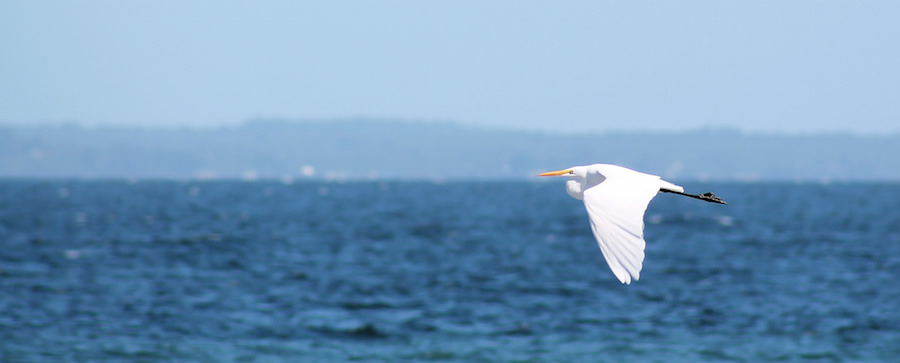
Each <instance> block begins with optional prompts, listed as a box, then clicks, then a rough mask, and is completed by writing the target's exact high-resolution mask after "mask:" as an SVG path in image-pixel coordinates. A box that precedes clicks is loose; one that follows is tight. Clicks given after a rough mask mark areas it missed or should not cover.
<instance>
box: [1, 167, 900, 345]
mask: <svg viewBox="0 0 900 363" xmlns="http://www.w3.org/2000/svg"><path fill="white" fill-rule="evenodd" d="M681 184H682V185H684V186H685V187H686V188H687V190H688V191H689V192H698V193H699V192H707V191H711V192H714V193H716V195H718V196H720V197H722V198H723V199H725V200H726V201H727V202H728V203H729V205H727V206H723V205H716V204H711V203H704V202H702V201H697V200H694V199H689V198H684V197H681V196H677V195H671V194H660V195H659V196H657V197H656V198H655V199H654V200H653V202H652V203H651V204H650V207H649V209H648V211H647V214H646V217H645V223H646V229H645V238H646V240H647V252H646V255H647V257H646V260H645V261H644V270H643V272H642V274H641V278H640V281H637V282H634V283H633V284H631V285H628V286H626V285H622V284H621V283H619V282H618V281H617V280H616V278H615V277H614V276H613V274H612V272H611V271H610V270H609V268H608V267H607V265H606V263H605V261H604V259H603V256H602V255H601V253H600V249H599V248H598V247H597V244H596V242H595V241H594V239H593V236H592V235H591V231H590V226H589V223H588V219H587V215H586V213H585V210H584V207H583V205H582V204H581V202H579V201H577V200H574V199H572V198H570V197H569V196H568V195H567V194H566V193H565V187H564V185H563V183H561V182H559V181H548V182H531V181H484V182H461V181H460V182H456V181H448V182H400V181H389V182H378V181H367V182H296V183H289V184H288V183H281V182H277V181H255V182H242V181H143V180H141V181H30V180H5V181H0V361H3V362H70V361H71V362H93V361H126V362H163V361H165V362H168V361H178V362H348V361H353V362H423V361H434V362H850V361H852V362H897V361H900V184H897V183H837V182H836V183H736V182H735V183H689V182H688V183H681Z"/></svg>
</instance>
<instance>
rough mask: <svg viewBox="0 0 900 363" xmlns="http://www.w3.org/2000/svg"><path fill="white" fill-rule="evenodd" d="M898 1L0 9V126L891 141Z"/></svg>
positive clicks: (898, 123) (31, 4) (89, 4)
mask: <svg viewBox="0 0 900 363" xmlns="http://www.w3.org/2000/svg"><path fill="white" fill-rule="evenodd" d="M898 19H900V2H898V1H752V2H751V1H742V2H737V1H640V2H637V1H590V2H552V1H521V0H520V1H421V0H417V1H315V2H299V1H240V2H238V1H161V0H160V1H33V0H29V1H10V0H5V1H2V2H0V123H7V124H8V123H15V124H34V123H56V122H60V121H66V120H73V121H78V122H81V123H85V124H99V123H106V124H115V125H166V126H173V125H189V126H209V125H219V124H235V123H238V122H240V121H243V120H246V119H248V118H252V117H285V118H342V117H354V116H368V117H379V118H403V119H423V120H445V121H456V122H460V123H465V124H473V125H484V126H499V127H504V128H527V129H543V130H555V131H567V132H569V131H583V130H592V131H598V130H599V131H602V130H623V129H624V130H634V129H642V130H660V129H665V130H672V129H685V128H697V127H703V126H729V127H740V128H742V129H749V130H767V131H789V132H797V131H800V132H818V131H834V130H850V131H856V132H864V133H884V132H893V131H900V106H898V104H900V102H898V101H900V20H898Z"/></svg>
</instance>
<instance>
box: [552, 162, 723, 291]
mask: <svg viewBox="0 0 900 363" xmlns="http://www.w3.org/2000/svg"><path fill="white" fill-rule="evenodd" d="M539 176H564V177H569V178H570V179H569V180H568V181H567V182H566V191H567V192H568V193H569V195H571V196H572V198H575V199H578V200H581V201H584V207H585V209H587V212H588V217H590V220H591V230H592V231H593V232H594V238H596V239H597V244H599V245H600V251H601V252H603V257H604V258H605V259H606V263H607V264H609V268H610V269H611V270H612V272H613V274H615V275H616V278H618V279H619V281H621V282H622V283H623V284H630V283H631V281H632V279H633V280H634V281H637V280H638V279H639V278H640V274H641V268H642V267H643V263H644V247H645V246H646V242H644V212H645V211H646V210H647V205H648V204H650V200H651V199H653V197H654V196H656V193H659V192H664V193H675V194H680V195H684V196H688V197H692V198H697V199H700V200H705V201H707V202H712V203H719V204H726V203H725V202H724V201H722V200H721V199H719V198H718V197H716V196H715V195H714V194H712V193H704V194H700V195H695V194H687V193H685V192H684V188H682V187H680V186H678V185H675V184H672V183H669V182H667V181H665V180H662V179H661V178H660V177H658V176H656V175H650V174H644V173H641V172H638V171H634V170H631V169H628V168H624V167H621V166H618V165H610V164H593V165H587V166H573V167H571V168H568V169H563V170H558V171H551V172H547V173H543V174H539Z"/></svg>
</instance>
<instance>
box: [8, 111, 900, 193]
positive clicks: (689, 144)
mask: <svg viewBox="0 0 900 363" xmlns="http://www.w3.org/2000/svg"><path fill="white" fill-rule="evenodd" d="M594 162H605V163H615V164H620V165H624V166H627V167H631V168H634V169H638V170H642V171H646V172H649V173H654V174H658V175H662V176H665V177H668V178H672V179H681V180H684V179H695V180H696V179H700V180H822V179H830V180H900V135H898V134H894V135H891V136H860V135H852V134H821V135H776V134H749V133H744V132H740V131H737V130H730V129H704V130H693V131H683V132H653V133H650V132H610V133H599V134H590V135H569V134H544V133H536V132H524V131H509V130H498V129H483V128H474V127H466V126H460V125H456V124H451V123H424V122H423V123H417V122H400V121H388V120H368V119H359V120H333V121H293V122H292V121H284V120H255V121H250V122H247V123H244V124H242V125H240V126H237V127H223V128H217V129H154V128H122V127H81V126H72V125H70V126H41V127H11V126H0V177H26V178H27V177H39V178H70V177H76V178H249V179H253V178H287V179H292V178H293V179H298V178H307V177H311V178H351V179H356V178H364V179H365V178H401V179H407V178H439V179H473V178H475V179H507V178H529V177H533V176H534V175H535V174H536V173H537V172H539V171H546V170H548V169H561V168H565V167H568V166H572V165H580V164H589V163H594Z"/></svg>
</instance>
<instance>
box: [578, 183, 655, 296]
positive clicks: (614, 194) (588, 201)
mask: <svg viewBox="0 0 900 363" xmlns="http://www.w3.org/2000/svg"><path fill="white" fill-rule="evenodd" d="M659 187H660V179H659V177H657V176H654V175H649V174H643V173H636V172H635V173H634V174H628V175H617V176H616V177H610V178H607V179H606V180H604V181H603V182H601V183H599V184H597V185H595V186H592V187H590V188H588V189H587V190H585V191H584V207H585V208H586V209H587V212H588V216H589V217H590V219H591V230H593V232H594V237H595V238H597V243H598V244H599V245H600V251H602V252H603V257H604V258H605V259H606V263H607V264H609V268H610V269H612V271H613V274H615V275H616V277H617V278H618V279H619V281H621V282H622V283H624V284H630V283H631V280H632V278H633V279H634V280H635V281H637V280H638V279H639V278H640V274H641V268H642V267H643V263H644V247H645V246H646V242H644V212H645V211H646V210H647V205H649V204H650V200H652V199H653V197H654V196H656V194H657V193H658V192H659Z"/></svg>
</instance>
